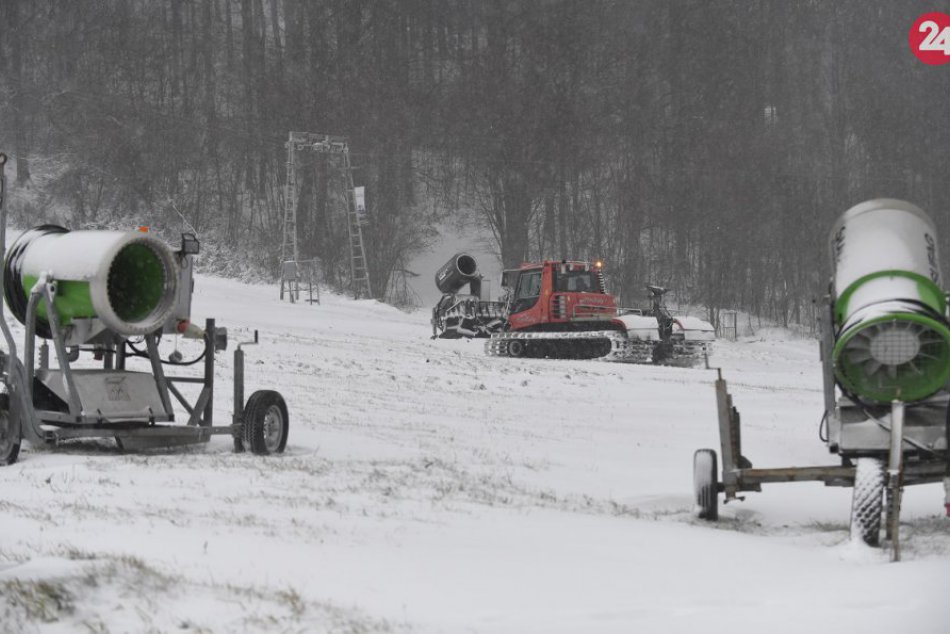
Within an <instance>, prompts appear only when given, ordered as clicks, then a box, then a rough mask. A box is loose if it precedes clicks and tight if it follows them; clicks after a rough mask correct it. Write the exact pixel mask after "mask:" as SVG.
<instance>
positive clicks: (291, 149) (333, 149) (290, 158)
mask: <svg viewBox="0 0 950 634" xmlns="http://www.w3.org/2000/svg"><path fill="white" fill-rule="evenodd" d="M300 151H311V152H319V153H321V154H327V155H330V157H332V156H339V157H340V170H341V172H342V177H343V178H342V188H343V191H342V194H343V200H344V201H345V204H346V229H347V237H348V240H349V257H350V287H351V290H352V291H353V295H354V296H355V297H357V298H359V297H372V296H373V291H372V287H371V286H370V282H369V269H368V267H367V262H366V249H365V247H364V245H363V218H362V216H361V213H360V210H359V209H357V205H356V197H355V192H354V187H353V166H352V165H351V163H350V150H349V146H348V145H347V142H346V137H342V136H332V135H329V134H317V133H314V132H291V133H290V137H289V138H288V140H287V184H286V187H287V191H286V194H285V196H284V202H285V207H284V231H283V240H282V242H281V297H283V289H284V281H285V280H284V273H283V271H284V269H285V268H288V267H285V266H284V264H283V263H284V262H287V261H290V260H292V261H293V262H295V263H296V262H298V258H299V252H298V250H297V165H296V160H295V158H296V157H295V155H296V153H297V152H300ZM291 268H295V267H291ZM287 281H288V284H289V285H290V288H291V289H292V290H291V299H293V298H294V296H295V293H296V296H297V297H299V287H297V285H296V284H297V283H296V279H294V280H293V281H291V280H287Z"/></svg>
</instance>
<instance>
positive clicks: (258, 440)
mask: <svg viewBox="0 0 950 634" xmlns="http://www.w3.org/2000/svg"><path fill="white" fill-rule="evenodd" d="M5 162H6V156H5V155H4V154H2V153H0V261H3V259H4V256H5V251H6V243H5V240H6V225H7V211H6V206H5V205H4V203H3V195H4V193H5V185H6V183H5V176H4V174H3V168H4V164H5ZM186 242H187V238H186V237H184V236H183V250H182V251H181V252H179V256H180V257H190V254H191V253H193V252H192V251H186V250H185V243H186ZM195 246H196V245H195ZM186 274H187V280H186V281H187V283H188V285H189V290H188V292H189V293H190V284H191V267H190V266H189V267H187V270H186ZM0 278H2V276H0ZM56 292H57V282H56V280H55V279H52V278H51V277H50V276H49V275H48V274H47V275H45V276H44V277H42V278H41V279H40V280H39V281H38V282H37V283H36V284H35V285H34V287H33V288H32V289H31V292H30V297H29V300H28V304H27V311H26V319H25V335H24V346H23V360H22V361H21V359H20V356H19V355H18V351H17V345H16V340H15V338H14V336H13V332H12V330H11V328H10V326H9V324H8V323H7V320H6V317H5V315H4V307H3V300H2V298H0V332H2V336H3V341H4V342H5V344H6V348H7V351H6V352H4V351H2V350H0V383H2V384H3V387H5V389H6V394H3V395H0V396H3V397H5V400H6V403H5V404H6V405H7V406H8V407H9V411H8V412H7V414H8V416H7V418H8V421H7V424H8V429H7V437H8V438H12V439H16V440H15V441H14V442H15V444H16V445H17V450H16V451H14V452H13V453H12V456H13V459H12V460H9V462H13V461H14V460H15V459H16V453H17V451H18V446H19V442H20V440H22V439H26V440H28V441H29V442H30V444H31V445H32V446H34V447H37V448H42V447H52V446H55V445H57V444H59V443H60V442H62V441H66V440H72V439H92V438H114V439H115V440H116V442H117V444H119V446H120V447H121V448H123V449H151V448H167V447H175V446H182V445H191V444H197V443H202V442H208V441H209V440H210V438H211V436H213V435H225V434H227V435H230V436H232V437H233V439H234V450H235V451H236V452H241V451H244V448H245V445H248V448H249V449H251V451H253V452H254V453H258V454H267V453H279V452H282V451H283V448H284V446H285V444H286V438H287V426H288V423H289V420H288V415H287V409H286V404H285V403H284V401H283V397H281V396H280V394H279V393H277V392H274V391H268V390H262V391H258V392H255V393H254V394H253V395H252V396H251V398H250V399H248V401H247V402H246V403H245V401H244V355H245V352H244V350H243V348H242V346H244V345H251V344H256V343H258V333H257V331H255V332H254V340H253V341H250V342H243V343H239V344H238V345H237V347H236V349H235V351H234V371H233V381H234V414H233V417H232V421H231V424H229V425H219V426H216V425H215V424H214V407H213V402H214V364H215V359H216V353H217V352H219V351H223V350H225V349H227V330H226V329H225V328H218V327H217V326H216V324H215V320H214V319H208V320H206V322H205V328H204V334H203V339H204V352H203V373H202V376H200V377H197V376H190V377H189V376H168V375H166V374H165V371H164V368H163V363H164V362H163V361H162V359H161V358H160V356H159V350H158V342H159V339H160V337H161V329H159V330H158V331H156V332H153V333H150V334H147V335H145V336H144V341H145V345H146V350H147V353H146V354H145V355H144V356H147V358H148V361H149V363H150V367H151V372H138V371H131V370H127V369H126V361H127V359H128V357H129V356H130V354H129V353H128V352H127V351H126V347H127V342H126V340H125V338H124V337H121V336H118V335H116V334H115V333H108V331H106V332H107V333H108V335H111V336H107V337H106V338H105V341H104V342H101V340H100V339H98V338H97V344H96V346H95V353H96V358H97V359H99V358H101V360H102V368H101V369H81V370H77V369H73V367H72V362H73V361H75V360H76V359H77V358H78V356H79V352H80V348H79V346H70V347H68V346H67V341H66V337H65V332H64V328H63V327H62V325H61V324H60V320H59V318H58V316H57V313H56V311H55V310H54V309H53V301H54V298H55V296H56ZM2 293H3V280H2V279H0V295H2ZM40 306H43V307H45V309H46V310H45V312H46V318H47V320H48V322H49V325H50V330H51V332H52V339H51V341H52V342H53V348H54V350H55V353H56V358H57V362H58V368H51V367H50V363H49V361H50V354H49V342H48V341H47V340H44V341H43V343H42V345H41V346H40V348H39V364H38V367H37V366H36V364H35V363H34V361H35V359H36V356H37V349H36V347H35V340H36V332H35V330H36V328H35V324H36V317H37V311H38V310H39V308H40ZM172 365H175V363H174V362H172ZM179 365H190V363H188V364H179ZM180 384H195V385H200V386H201V390H200V393H199V394H198V396H197V398H195V400H194V401H189V400H188V398H186V397H185V395H184V394H183V393H182V391H181V390H180V389H179V387H178V385H180ZM172 397H174V399H175V400H177V401H178V403H179V404H181V406H182V407H183V408H184V409H185V410H186V411H187V413H188V420H187V422H186V423H185V424H180V423H179V424H176V423H175V412H174V407H173V404H172ZM136 406H142V407H136ZM2 422H3V421H2V420H0V423H2ZM275 425H278V426H279V428H280V431H281V432H282V435H281V437H279V438H278V439H277V442H276V443H275V442H273V440H274V439H273V431H274V429H273V428H274V426H275ZM269 433H270V435H271V437H270V438H268V434H269ZM0 440H2V438H0ZM268 440H270V442H268ZM4 458H5V456H0V461H2V460H4ZM0 464H4V462H0Z"/></svg>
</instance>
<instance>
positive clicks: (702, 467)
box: [693, 449, 719, 522]
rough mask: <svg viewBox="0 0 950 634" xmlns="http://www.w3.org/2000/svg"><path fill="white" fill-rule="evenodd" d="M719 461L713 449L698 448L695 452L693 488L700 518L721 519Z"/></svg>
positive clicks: (712, 520)
mask: <svg viewBox="0 0 950 634" xmlns="http://www.w3.org/2000/svg"><path fill="white" fill-rule="evenodd" d="M718 463H719V461H718V460H717V459H716V452H715V451H713V450H712V449H697V450H696V453H694V454H693V489H694V490H695V491H696V513H697V515H698V516H699V518H700V519H704V520H709V521H710V522H714V521H716V520H718V519H719V464H718Z"/></svg>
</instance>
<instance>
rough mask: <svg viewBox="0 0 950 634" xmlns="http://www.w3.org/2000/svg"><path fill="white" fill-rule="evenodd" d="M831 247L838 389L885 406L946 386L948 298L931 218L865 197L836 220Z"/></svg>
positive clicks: (916, 210) (902, 204) (917, 398)
mask: <svg viewBox="0 0 950 634" xmlns="http://www.w3.org/2000/svg"><path fill="white" fill-rule="evenodd" d="M830 246H831V260H832V267H833V282H832V284H833V291H834V301H833V306H832V310H833V319H834V330H835V337H834V347H833V349H832V362H833V365H834V373H835V378H836V379H837V381H838V384H839V385H840V386H841V388H842V389H843V390H844V391H845V392H846V393H848V394H850V395H852V396H856V397H857V398H859V399H861V400H864V401H870V402H876V403H889V402H891V401H894V400H901V401H905V402H914V401H920V400H923V399H926V398H928V397H930V396H932V395H933V394H935V393H936V392H938V391H939V390H940V389H941V388H943V387H944V386H945V385H947V382H948V381H950V327H948V321H947V296H946V294H945V292H944V290H943V287H942V286H941V273H940V265H939V259H938V253H937V233H936V229H935V226H934V223H933V221H932V220H931V219H930V217H929V216H927V214H925V213H924V212H923V211H922V210H921V209H919V208H918V207H916V206H914V205H912V204H910V203H907V202H904V201H900V200H890V199H877V200H869V201H867V202H864V203H861V204H859V205H856V206H854V207H852V208H851V209H849V210H848V211H846V212H845V213H844V214H843V215H842V216H841V218H839V219H838V221H837V223H835V225H834V227H833V228H832V231H831V241H830Z"/></svg>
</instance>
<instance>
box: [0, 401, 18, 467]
mask: <svg viewBox="0 0 950 634" xmlns="http://www.w3.org/2000/svg"><path fill="white" fill-rule="evenodd" d="M19 455H20V428H19V426H18V425H15V424H14V423H13V417H12V416H10V395H9V394H0V465H11V464H13V463H14V462H16V460H17V458H18V457H19Z"/></svg>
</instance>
